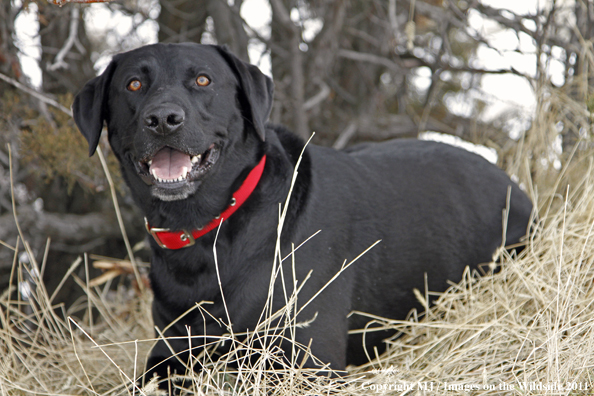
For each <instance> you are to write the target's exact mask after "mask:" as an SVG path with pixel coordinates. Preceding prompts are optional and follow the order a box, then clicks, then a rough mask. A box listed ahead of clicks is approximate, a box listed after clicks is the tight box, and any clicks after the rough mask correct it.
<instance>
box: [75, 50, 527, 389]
mask: <svg viewBox="0 0 594 396" xmlns="http://www.w3.org/2000/svg"><path fill="white" fill-rule="evenodd" d="M272 94H273V85H272V81H271V80H270V79H269V78H268V77H266V76H265V75H264V74H262V73H261V72H260V71H259V70H258V68H256V67H255V66H253V65H249V64H246V63H244V62H242V61H241V60H239V59H238V58H236V57H235V56H233V55H232V54H230V53H229V52H228V51H227V50H226V49H224V48H221V47H218V46H212V45H199V44H155V45H149V46H145V47H142V48H139V49H136V50H133V51H130V52H126V53H123V54H119V55H116V56H115V57H114V58H113V60H112V62H111V63H110V64H109V66H108V67H107V69H106V70H105V71H104V72H103V74H102V75H100V76H99V77H96V78H94V79H93V80H91V81H89V82H88V83H87V84H86V85H85V87H84V88H83V89H82V91H81V92H80V93H79V94H78V95H77V96H76V98H75V100H74V104H73V111H74V120H75V122H76V124H77V126H78V128H79V129H80V131H81V132H82V134H83V135H84V136H85V138H86V139H87V140H88V142H89V152H90V155H92V154H93V153H94V152H95V150H96V147H97V144H98V142H99V137H100V134H101V130H102V128H103V124H104V121H105V122H106V124H107V128H108V133H109V141H110V144H111V147H112V148H113V151H114V153H115V155H116V156H117V158H118V160H119V161H120V163H121V169H122V173H123V176H124V178H125V181H126V183H127V184H128V186H129V187H130V190H131V193H132V196H133V198H134V200H135V202H136V204H137V205H138V206H139V207H140V209H141V210H142V212H143V213H144V214H145V216H146V226H147V230H148V232H149V233H150V234H151V235H152V238H151V248H152V265H151V270H150V281H151V286H152V289H153V291H154V303H153V318H154V322H155V325H156V326H157V327H158V328H159V329H161V330H163V332H164V334H163V335H164V336H165V337H180V338H181V339H171V340H170V341H169V342H170V346H171V348H172V349H173V351H172V350H171V349H170V347H169V346H167V345H166V343H165V342H162V341H160V342H158V343H157V344H156V346H155V347H154V348H153V350H152V352H151V355H150V358H149V360H148V367H147V368H148V369H149V371H148V375H149V376H150V375H152V374H154V373H156V374H158V375H159V376H160V377H161V378H164V377H167V374H168V373H169V372H174V371H177V372H178V373H180V372H181V373H182V374H183V372H184V370H185V366H184V365H183V364H182V363H181V362H186V361H187V360H188V358H189V355H188V353H187V350H188V348H189V345H188V334H189V332H191V334H192V335H194V336H197V337H194V338H193V349H194V350H193V352H194V353H197V352H199V351H200V346H201V345H204V343H206V340H209V339H208V338H206V337H205V336H207V335H208V336H213V337H216V336H221V335H222V334H224V333H227V332H228V331H229V329H230V328H232V329H233V331H234V332H236V333H241V332H245V331H246V330H248V329H249V330H254V329H256V327H257V324H258V320H259V319H260V318H261V313H262V312H263V310H264V307H265V306H266V303H267V301H271V304H272V306H271V307H270V308H272V311H273V312H274V311H276V310H277V309H280V308H281V307H282V306H283V305H285V303H286V298H285V296H286V295H290V294H291V293H292V291H293V282H292V280H291V279H292V277H293V274H292V271H293V270H292V266H293V264H292V263H291V262H292V261H294V262H295V264H294V268H295V269H294V272H295V274H294V276H295V278H296V279H297V281H298V282H297V287H302V289H301V290H300V292H299V295H298V300H297V301H298V303H297V304H298V306H299V307H303V306H304V305H305V303H306V302H308V301H309V300H310V298H311V297H312V296H314V295H315V294H316V293H317V292H318V291H319V290H321V289H322V288H324V286H325V285H326V284H327V283H328V282H329V280H331V279H332V278H333V277H334V276H335V275H336V274H337V273H338V272H339V271H340V269H341V267H342V266H343V263H344V262H345V260H346V261H350V260H352V259H354V258H355V257H357V256H358V255H359V254H360V253H361V252H363V251H364V250H366V249H367V248H368V247H369V246H371V245H372V244H373V243H375V242H376V241H378V240H381V242H380V243H379V244H377V246H375V247H373V248H372V249H371V250H369V251H368V252H367V253H366V254H365V255H363V256H362V257H361V258H360V259H359V260H358V261H357V262H356V263H354V264H353V265H352V266H350V267H348V269H346V270H344V271H343V272H342V273H341V274H340V275H339V276H338V277H336V278H335V280H334V281H333V282H331V283H330V284H329V285H326V288H325V289H324V290H323V292H322V293H320V294H319V295H318V296H317V297H316V298H315V299H314V300H313V301H311V303H309V304H308V305H307V306H306V307H305V309H303V310H302V311H301V313H300V315H299V317H298V318H297V320H298V321H303V322H307V325H303V326H297V328H296V335H295V339H296V341H297V342H299V343H301V344H303V345H308V344H310V342H311V351H312V352H313V355H314V356H315V357H316V358H318V359H319V362H322V363H325V364H329V367H330V369H332V370H338V371H341V370H344V369H345V367H346V365H347V364H356V365H358V364H362V363H364V362H366V361H367V360H368V356H371V357H374V356H375V352H374V349H373V348H374V347H376V348H377V350H378V351H379V352H380V353H381V351H382V350H384V346H383V343H382V340H383V339H384V338H386V337H387V336H389V335H390V333H386V332H368V333H367V334H366V335H365V343H363V339H362V336H361V335H360V334H352V335H349V334H348V332H349V330H350V329H361V328H364V327H365V325H366V323H367V322H368V321H369V318H368V317H366V316H364V315H349V313H351V312H352V311H360V312H366V313H370V314H372V315H377V316H381V317H386V318H395V319H402V318H405V317H406V315H407V313H408V312H409V311H410V310H411V309H412V308H415V307H417V308H420V306H419V303H418V301H417V299H416V298H415V295H414V293H413V289H414V288H416V289H419V290H425V287H426V286H427V287H428V289H429V290H432V291H443V290H445V289H446V288H447V286H448V283H447V281H448V280H452V281H458V280H459V279H460V278H461V275H462V273H463V271H464V269H465V267H466V266H470V267H471V268H476V266H477V265H479V264H481V263H487V262H491V261H492V257H493V253H494V252H495V251H496V249H497V248H498V247H499V246H501V245H510V244H516V243H518V242H519V241H520V239H521V238H522V237H523V236H524V235H525V234H526V232H527V228H528V226H529V221H530V216H531V211H532V204H531V202H530V200H529V199H528V198H527V196H526V195H525V194H524V193H523V192H522V191H521V190H520V188H519V187H518V186H517V185H516V184H515V183H513V182H512V181H511V180H510V179H509V178H508V177H507V176H506V174H505V173H504V172H503V171H502V170H500V169H499V168H497V167H495V166H494V165H492V164H490V163H489V162H487V161H486V160H484V159H483V158H482V157H479V156H478V155H476V154H473V153H470V152H467V151H465V150H462V149H459V148H455V147H452V146H450V145H446V144H441V143H435V142H426V141H418V140H393V141H389V142H385V143H381V144H363V145H360V146H356V147H354V148H352V149H350V150H346V151H336V150H332V149H329V148H325V147H318V146H315V145H313V144H310V145H308V146H307V147H306V148H305V150H304V152H303V156H302V159H301V162H300V165H299V168H298V176H297V178H296V182H295V184H294V186H293V189H292V195H291V198H290V202H289V208H288V211H287V213H286V216H285V220H284V226H283V227H282V234H281V236H280V252H281V255H282V256H283V257H284V256H285V255H287V254H289V253H290V252H291V251H292V246H293V244H295V246H297V245H299V244H301V243H302V242H303V241H305V240H307V239H308V238H310V237H311V236H312V235H313V234H315V233H316V232H317V231H318V230H321V232H319V233H318V234H316V235H315V236H314V237H312V238H311V239H310V240H309V241H307V243H305V244H303V246H301V247H300V248H299V249H298V250H296V251H295V253H294V260H293V259H292V258H291V259H287V260H285V261H284V262H283V264H282V267H283V274H284V275H285V278H287V279H288V280H287V281H286V282H285V286H284V288H283V286H282V285H280V280H278V279H277V281H276V284H275V287H274V288H273V292H272V297H273V298H272V299H271V300H269V299H268V294H269V282H270V279H271V273H272V266H273V263H274V261H275V260H274V257H275V251H276V240H277V226H278V223H279V204H280V203H284V202H285V199H286V197H287V195H288V192H289V189H290V187H291V180H292V175H293V172H294V171H295V167H296V164H297V161H298V159H299V157H300V155H301V153H302V150H303V148H304V145H305V144H304V142H303V141H301V140H300V139H298V138H297V137H296V136H294V135H293V134H292V133H290V132H289V131H287V130H286V129H285V128H283V127H281V126H275V125H270V124H267V123H266V121H267V118H268V116H269V113H270V110H271V106H272ZM506 207H507V208H508V210H507V211H505V209H506ZM504 214H505V216H504ZM504 217H505V219H504ZM504 222H505V223H506V230H505V241H503V242H502V236H503V226H502V224H504ZM215 238H217V239H216V256H215V253H214V252H213V245H214V244H215ZM277 255H278V253H277ZM310 271H311V274H310V277H309V279H307V282H305V284H303V285H302V284H301V283H302V282H303V281H304V280H305V279H306V278H307V276H308V274H309V273H310ZM279 279H280V278H279ZM219 282H220V283H219ZM223 299H224V301H223ZM201 301H211V302H212V303H213V304H212V305H206V306H205V307H206V309H207V310H208V312H209V314H210V316H209V315H207V314H205V313H204V312H200V310H199V309H196V310H193V311H192V310H191V308H192V307H194V306H195V305H196V304H197V303H199V302H201ZM188 310H190V312H189V313H188V312H187V311H188ZM184 313H186V314H185V316H183V317H182V318H181V319H179V320H178V321H177V322H176V323H175V324H173V325H172V326H170V327H168V325H169V324H170V323H171V322H172V321H175V320H176V319H178V317H180V316H182V315H184ZM229 319H230V321H231V323H228V321H229ZM222 323H223V324H226V326H231V327H226V326H224V325H222ZM188 329H189V330H188ZM200 336H204V337H200ZM184 337H185V339H183V338H184ZM364 345H365V347H364ZM281 348H282V350H284V353H285V355H286V356H287V359H288V360H290V358H291V356H290V355H291V351H292V349H291V345H290V343H282V345H281ZM364 348H367V350H365V349H364ZM174 352H175V354H174ZM314 366H316V361H315V360H313V359H310V360H308V361H307V363H306V367H314Z"/></svg>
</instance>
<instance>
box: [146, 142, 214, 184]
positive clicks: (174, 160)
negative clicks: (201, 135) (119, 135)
mask: <svg viewBox="0 0 594 396" xmlns="http://www.w3.org/2000/svg"><path fill="white" fill-rule="evenodd" d="M219 153H220V151H219V148H218V146H217V145H215V144H212V145H211V146H210V147H209V148H208V150H206V151H205V152H204V153H202V154H197V155H192V154H188V153H184V152H182V151H180V150H177V149H174V148H171V147H168V146H166V147H163V148H162V149H160V150H159V151H157V152H156V153H155V154H154V155H153V156H152V157H150V158H148V159H145V160H142V161H139V162H137V163H136V166H137V171H138V174H139V176H140V177H141V179H142V180H143V181H144V182H145V183H146V184H148V185H157V186H159V187H165V188H168V187H170V188H175V187H178V186H179V185H180V184H183V183H187V182H192V181H196V180H198V179H200V177H202V175H204V174H205V173H206V172H207V171H208V170H209V169H210V168H211V167H212V166H213V165H214V164H215V162H216V161H217V160H218V159H219Z"/></svg>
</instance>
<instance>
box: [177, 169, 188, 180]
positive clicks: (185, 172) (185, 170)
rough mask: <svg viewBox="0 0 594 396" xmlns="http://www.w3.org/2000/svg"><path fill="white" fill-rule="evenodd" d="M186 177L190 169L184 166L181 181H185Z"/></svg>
mask: <svg viewBox="0 0 594 396" xmlns="http://www.w3.org/2000/svg"><path fill="white" fill-rule="evenodd" d="M186 176H188V168H187V167H186V166H184V167H183V168H182V174H181V176H180V177H179V181H182V180H183V179H185V178H186Z"/></svg>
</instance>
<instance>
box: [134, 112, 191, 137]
mask: <svg viewBox="0 0 594 396" xmlns="http://www.w3.org/2000/svg"><path fill="white" fill-rule="evenodd" d="M185 117H186V113H185V112H184V110H183V109H182V108H181V107H179V106H178V105H175V104H165V105H162V106H159V107H156V108H153V109H150V110H149V111H147V112H146V113H145V115H144V125H146V127H147V128H148V129H150V130H151V131H152V132H154V133H157V134H159V135H168V134H170V133H173V132H175V131H176V130H178V129H179V127H181V126H182V124H183V123H184V119H185Z"/></svg>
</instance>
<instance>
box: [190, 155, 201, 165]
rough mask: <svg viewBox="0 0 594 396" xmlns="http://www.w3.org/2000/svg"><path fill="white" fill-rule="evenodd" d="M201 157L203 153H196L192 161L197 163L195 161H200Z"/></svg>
mask: <svg viewBox="0 0 594 396" xmlns="http://www.w3.org/2000/svg"><path fill="white" fill-rule="evenodd" d="M201 157H202V155H201V154H198V155H195V156H193V157H192V163H193V164H195V163H198V162H200V158H201Z"/></svg>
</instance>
